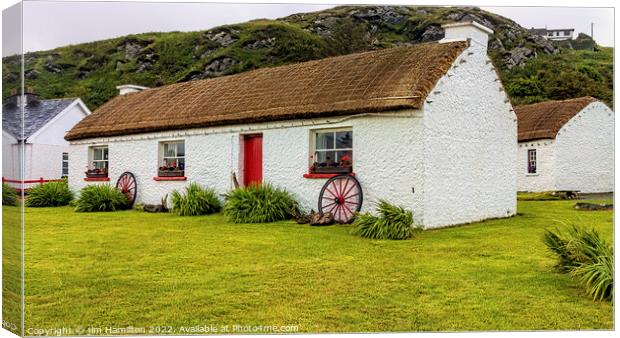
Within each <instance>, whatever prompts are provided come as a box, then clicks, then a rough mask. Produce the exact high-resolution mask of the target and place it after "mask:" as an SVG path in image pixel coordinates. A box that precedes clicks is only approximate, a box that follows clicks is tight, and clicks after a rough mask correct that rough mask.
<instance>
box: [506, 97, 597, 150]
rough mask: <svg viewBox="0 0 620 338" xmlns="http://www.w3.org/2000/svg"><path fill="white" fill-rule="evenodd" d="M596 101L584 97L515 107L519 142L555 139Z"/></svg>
mask: <svg viewBox="0 0 620 338" xmlns="http://www.w3.org/2000/svg"><path fill="white" fill-rule="evenodd" d="M596 101H598V100H597V99H595V98H593V97H590V96H586V97H580V98H576V99H569V100H562V101H545V102H540V103H534V104H528V105H525V106H518V107H515V108H514V110H515V113H516V114H517V119H518V129H519V136H518V138H519V142H525V141H531V140H537V139H544V138H555V137H556V135H557V134H558V132H559V131H560V129H562V127H563V126H564V125H565V124H566V123H567V122H568V121H569V120H570V119H572V118H573V117H574V116H575V115H577V114H579V112H580V111H582V110H583V108H585V107H587V106H588V105H589V104H590V103H592V102H596Z"/></svg>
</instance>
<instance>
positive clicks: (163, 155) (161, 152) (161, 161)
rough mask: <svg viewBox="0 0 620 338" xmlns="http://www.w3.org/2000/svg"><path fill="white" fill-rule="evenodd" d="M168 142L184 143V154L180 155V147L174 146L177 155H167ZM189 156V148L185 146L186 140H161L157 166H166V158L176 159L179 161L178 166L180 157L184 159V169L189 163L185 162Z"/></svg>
mask: <svg viewBox="0 0 620 338" xmlns="http://www.w3.org/2000/svg"><path fill="white" fill-rule="evenodd" d="M167 144H183V147H184V148H185V153H184V155H183V156H178V155H179V154H178V152H179V149H178V147H175V148H174V152H175V156H166V153H165V148H166V145H167ZM186 157H187V148H186V147H185V140H167V141H161V142H159V165H158V166H157V167H158V168H159V167H162V166H164V163H166V162H165V161H166V159H175V160H176V162H177V166H178V165H179V159H183V170H185V165H186V164H187V163H186V162H185V160H186Z"/></svg>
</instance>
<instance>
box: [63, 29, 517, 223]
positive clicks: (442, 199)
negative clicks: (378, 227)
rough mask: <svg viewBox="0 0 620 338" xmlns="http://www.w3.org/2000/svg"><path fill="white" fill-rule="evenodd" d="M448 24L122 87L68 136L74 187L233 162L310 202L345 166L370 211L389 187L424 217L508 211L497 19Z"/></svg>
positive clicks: (188, 172) (248, 176)
mask: <svg viewBox="0 0 620 338" xmlns="http://www.w3.org/2000/svg"><path fill="white" fill-rule="evenodd" d="M444 28H445V32H446V36H445V39H443V40H441V41H439V42H433V43H424V44H418V45H413V46H405V47H397V48H390V49H384V50H378V51H371V52H365V53H358V54H351V55H344V56H338V57H332V58H327V59H322V60H316V61H309V62H304V63H298V64H293V65H287V66H281V67H273V68H262V69H257V70H253V71H249V72H245V73H241V74H237V75H231V76H224V77H219V78H214V79H207V80H198V81H190V82H184V83H177V84H172V85H167V86H162V87H158V88H150V89H144V90H141V91H139V92H134V93H129V94H126V95H119V96H117V97H115V98H113V99H112V100H110V101H109V102H107V103H106V104H104V105H103V106H101V107H100V108H99V109H97V110H96V111H95V112H94V113H93V114H92V115H91V116H89V117H87V118H86V119H84V120H83V121H82V122H80V123H79V124H78V125H76V126H75V127H74V128H73V129H72V130H71V131H70V132H69V133H68V134H67V135H66V139H67V140H69V141H70V142H71V152H70V157H71V159H72V161H71V167H70V170H69V173H70V174H69V184H70V187H71V189H73V190H75V191H77V190H79V189H80V188H82V187H84V186H86V185H88V184H101V183H102V182H103V183H105V182H110V183H111V184H115V182H116V181H117V179H118V178H119V176H120V175H121V174H122V173H124V172H127V171H129V172H131V173H133V174H134V176H135V181H136V183H137V186H138V189H137V197H136V200H137V201H138V202H143V203H159V201H160V200H161V198H162V197H163V196H164V195H165V194H169V193H170V192H171V191H172V190H174V189H181V188H183V187H184V186H185V185H187V183H188V182H197V183H199V184H202V185H205V186H209V187H212V188H214V189H215V190H216V191H217V192H218V193H222V194H223V193H226V192H228V191H229V190H230V189H232V188H233V180H232V179H231V173H234V174H235V175H236V177H238V178H239V181H240V183H241V184H242V185H243V184H251V183H260V182H269V183H272V184H274V185H277V186H281V187H284V188H286V189H288V190H289V191H291V192H292V193H293V194H295V195H296V196H297V198H298V199H299V201H300V202H301V204H302V207H304V208H305V209H306V210H310V209H314V210H316V209H317V202H318V199H319V192H320V191H321V187H322V186H323V185H324V184H325V182H326V180H327V179H328V178H330V177H332V176H334V175H337V174H339V173H343V172H344V173H348V174H349V175H355V177H356V178H357V179H358V180H359V182H360V184H361V187H362V190H363V194H364V199H363V205H362V211H365V210H374V206H375V205H374V204H375V202H377V201H378V200H379V199H386V200H388V201H389V202H392V203H395V204H398V205H402V206H404V207H406V208H408V209H410V210H412V211H413V213H414V220H415V222H416V223H418V224H420V225H423V226H424V227H426V228H433V227H441V226H449V225H455V224H462V223H468V222H474V221H479V220H483V219H487V218H498V217H507V216H511V215H514V214H515V212H516V190H517V189H516V170H515V166H514V163H515V161H516V144H517V120H516V116H515V114H514V111H513V110H512V107H511V105H510V102H509V100H508V99H507V97H506V95H505V93H504V91H503V88H502V85H501V82H500V81H499V79H498V76H497V73H496V71H495V69H494V68H493V65H492V63H491V61H490V59H489V57H488V56H487V43H488V35H489V34H492V31H491V30H490V29H488V28H486V27H483V26H482V25H480V24H478V23H475V22H462V23H457V24H450V25H445V26H444ZM87 169H88V172H87V173H86V174H85V171H87Z"/></svg>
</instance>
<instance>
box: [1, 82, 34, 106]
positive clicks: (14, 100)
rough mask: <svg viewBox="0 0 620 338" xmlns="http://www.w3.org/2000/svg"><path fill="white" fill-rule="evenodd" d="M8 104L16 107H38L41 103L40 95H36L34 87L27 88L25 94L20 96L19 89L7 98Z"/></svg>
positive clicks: (12, 91)
mask: <svg viewBox="0 0 620 338" xmlns="http://www.w3.org/2000/svg"><path fill="white" fill-rule="evenodd" d="M6 102H7V103H8V104H12V105H16V106H20V107H21V106H22V105H23V106H27V105H36V104H38V103H39V95H37V94H35V93H34V90H32V87H30V86H28V87H26V89H25V91H24V94H23V95H22V94H19V93H18V92H17V89H15V88H13V89H11V95H10V96H9V97H8V98H6Z"/></svg>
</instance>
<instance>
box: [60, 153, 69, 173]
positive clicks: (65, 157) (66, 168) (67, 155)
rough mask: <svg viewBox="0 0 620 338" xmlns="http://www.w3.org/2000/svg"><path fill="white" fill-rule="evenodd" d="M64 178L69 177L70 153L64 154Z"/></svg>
mask: <svg viewBox="0 0 620 338" xmlns="http://www.w3.org/2000/svg"><path fill="white" fill-rule="evenodd" d="M61 176H62V177H67V176H69V153H62V175H61Z"/></svg>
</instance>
